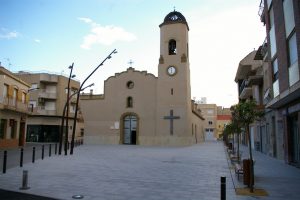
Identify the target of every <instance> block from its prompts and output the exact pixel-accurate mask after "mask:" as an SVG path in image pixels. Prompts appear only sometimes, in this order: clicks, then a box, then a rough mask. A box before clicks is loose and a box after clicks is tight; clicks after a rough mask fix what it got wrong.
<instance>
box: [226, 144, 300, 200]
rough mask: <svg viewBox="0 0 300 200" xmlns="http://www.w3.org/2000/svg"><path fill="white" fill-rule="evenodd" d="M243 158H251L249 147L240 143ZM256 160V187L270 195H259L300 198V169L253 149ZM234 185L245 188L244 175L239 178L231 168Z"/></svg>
mask: <svg viewBox="0 0 300 200" xmlns="http://www.w3.org/2000/svg"><path fill="white" fill-rule="evenodd" d="M240 151H242V159H247V158H249V148H248V147H246V146H244V145H240ZM252 154H253V159H254V160H255V165H254V174H255V178H254V179H255V185H254V187H255V188H261V189H264V190H266V191H267V192H268V194H269V196H267V197H259V198H260V199H265V200H269V199H272V200H282V199H288V200H299V199H300V191H299V189H300V169H299V168H296V167H293V166H290V165H287V164H285V163H284V162H283V161H281V160H277V159H275V158H272V157H270V156H267V155H265V154H263V153H261V152H258V151H255V150H253V151H252ZM231 173H232V177H233V181H234V185H235V187H236V188H243V187H245V186H244V185H243V176H240V180H238V179H237V175H235V172H234V169H231Z"/></svg>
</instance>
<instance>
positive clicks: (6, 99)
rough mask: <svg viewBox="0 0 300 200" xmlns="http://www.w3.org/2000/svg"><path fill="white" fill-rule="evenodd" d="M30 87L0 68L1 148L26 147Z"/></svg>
mask: <svg viewBox="0 0 300 200" xmlns="http://www.w3.org/2000/svg"><path fill="white" fill-rule="evenodd" d="M29 87H30V85H29V84H28V83H26V82H24V81H23V80H21V79H20V78H18V77H16V76H15V75H13V73H11V72H10V71H9V70H7V69H5V68H4V67H2V66H0V148H15V147H18V146H24V144H25V134H26V121H27V117H28V89H29Z"/></svg>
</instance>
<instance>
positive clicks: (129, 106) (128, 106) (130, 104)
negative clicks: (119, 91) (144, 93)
mask: <svg viewBox="0 0 300 200" xmlns="http://www.w3.org/2000/svg"><path fill="white" fill-rule="evenodd" d="M132 107H133V100H132V97H127V108H132Z"/></svg>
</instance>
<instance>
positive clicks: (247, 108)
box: [236, 100, 263, 192]
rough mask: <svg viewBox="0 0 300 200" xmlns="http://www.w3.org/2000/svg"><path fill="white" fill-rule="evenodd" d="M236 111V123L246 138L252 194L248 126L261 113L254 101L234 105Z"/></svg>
mask: <svg viewBox="0 0 300 200" xmlns="http://www.w3.org/2000/svg"><path fill="white" fill-rule="evenodd" d="M236 111H237V113H238V118H237V121H238V122H239V123H240V124H241V125H242V126H243V127H244V128H245V130H246V135H247V136H248V141H249V142H248V144H249V157H250V185H249V186H250V192H253V186H254V167H253V157H252V148H251V143H252V142H251V137H250V124H252V123H253V122H254V121H256V120H258V119H260V118H261V117H262V116H263V112H261V111H259V110H258V109H257V104H256V101H255V100H246V101H244V102H240V103H239V104H237V105H236Z"/></svg>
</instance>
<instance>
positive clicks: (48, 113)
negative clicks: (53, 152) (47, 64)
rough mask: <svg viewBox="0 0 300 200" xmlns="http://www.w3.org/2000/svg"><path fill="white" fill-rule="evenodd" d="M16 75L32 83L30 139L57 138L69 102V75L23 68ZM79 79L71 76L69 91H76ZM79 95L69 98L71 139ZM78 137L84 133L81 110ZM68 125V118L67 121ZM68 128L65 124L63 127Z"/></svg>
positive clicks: (48, 139) (77, 130)
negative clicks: (30, 70) (29, 70)
mask: <svg viewBox="0 0 300 200" xmlns="http://www.w3.org/2000/svg"><path fill="white" fill-rule="evenodd" d="M15 75H16V76H17V77H19V78H21V79H22V80H24V81H26V82H28V83H29V84H30V85H31V88H30V90H31V92H30V100H29V105H30V109H31V111H32V114H31V115H30V116H29V117H28V122H27V137H26V141H27V142H58V140H59V133H60V131H61V130H60V128H61V123H62V116H63V110H64V106H65V104H66V102H67V92H68V90H67V88H68V77H66V76H63V75H58V74H54V73H33V72H25V71H20V72H18V73H16V74H15ZM79 86H80V83H79V81H76V80H74V79H71V80H70V95H72V94H74V93H77V91H78V89H79ZM76 96H77V95H73V96H72V97H71V99H70V106H69V114H68V115H69V121H68V126H69V127H68V129H69V131H68V132H69V134H68V136H69V141H70V140H71V135H72V130H73V122H74V121H73V120H74V114H75V107H76ZM78 113H79V114H78V117H77V124H76V138H81V137H82V136H83V131H84V130H83V128H84V127H83V118H82V115H81V111H80V110H79V111H78ZM64 125H65V126H66V122H65V124H64ZM63 130H64V132H65V128H64V129H63Z"/></svg>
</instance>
